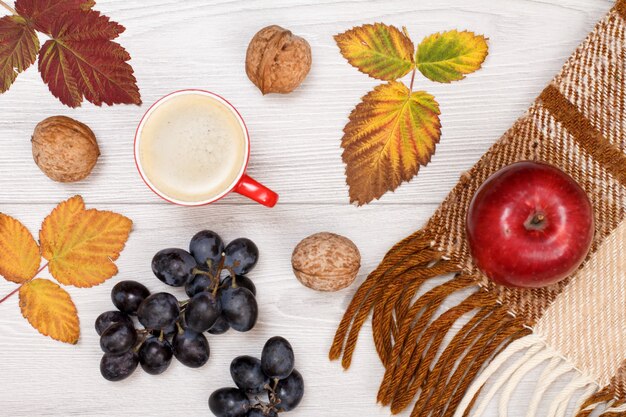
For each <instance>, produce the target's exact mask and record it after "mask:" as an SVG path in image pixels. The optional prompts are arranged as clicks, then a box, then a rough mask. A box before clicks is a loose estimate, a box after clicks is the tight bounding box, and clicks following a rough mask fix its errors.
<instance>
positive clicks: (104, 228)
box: [39, 197, 132, 287]
mask: <svg viewBox="0 0 626 417" xmlns="http://www.w3.org/2000/svg"><path fill="white" fill-rule="evenodd" d="M131 227H132V221H131V220H130V219H128V218H127V217H124V216H122V215H120V214H117V213H113V212H110V211H99V210H94V209H90V210H85V209H84V203H83V201H82V198H81V197H74V198H72V199H70V200H68V201H66V202H63V203H61V204H59V206H58V207H57V208H55V209H54V210H53V211H52V213H50V215H49V216H48V217H46V219H45V220H44V223H43V225H42V229H41V232H40V233H39V240H40V242H41V253H42V255H43V257H44V258H45V259H47V260H48V262H49V263H48V268H49V270H50V273H51V274H52V276H53V277H54V278H55V279H56V280H57V281H59V282H60V283H62V284H65V285H74V286H76V287H92V286H94V285H98V284H101V283H103V282H104V281H106V280H107V279H109V278H111V277H112V276H113V275H115V274H117V271H118V270H117V266H116V265H115V263H114V261H115V260H116V259H117V258H118V257H119V255H120V252H121V251H122V249H124V245H125V244H126V241H127V240H128V235H129V233H130V230H131Z"/></svg>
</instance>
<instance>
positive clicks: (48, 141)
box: [31, 116, 100, 182]
mask: <svg viewBox="0 0 626 417" xmlns="http://www.w3.org/2000/svg"><path fill="white" fill-rule="evenodd" d="M31 143H32V146H33V159H34V160H35V163H36V164H37V166H39V169H41V170H42V171H43V173H44V174H46V175H47V176H48V177H49V178H50V179H52V180H54V181H59V182H75V181H80V180H82V179H83V178H85V177H87V176H88V175H89V173H90V172H91V170H92V169H93V167H94V165H96V161H97V160H98V157H99V156H100V148H98V142H97V141H96V136H95V135H94V134H93V132H92V131H91V129H90V128H89V127H88V126H87V125H85V124H83V123H81V122H79V121H77V120H74V119H71V118H69V117H65V116H54V117H49V118H47V119H45V120H43V121H41V122H40V123H39V124H38V125H37V126H36V127H35V132H34V133H33V137H32V140H31Z"/></svg>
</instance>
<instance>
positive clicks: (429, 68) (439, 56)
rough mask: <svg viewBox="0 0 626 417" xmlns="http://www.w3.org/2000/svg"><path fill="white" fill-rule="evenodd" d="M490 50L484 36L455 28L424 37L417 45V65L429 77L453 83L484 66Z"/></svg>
mask: <svg viewBox="0 0 626 417" xmlns="http://www.w3.org/2000/svg"><path fill="white" fill-rule="evenodd" d="M487 53H488V46H487V40H486V39H485V37H484V36H482V35H476V34H474V33H473V32H467V31H463V32H459V31H457V30H452V31H449V32H443V33H435V34H432V35H430V36H428V37H426V38H424V40H423V41H422V42H421V43H420V44H419V45H418V47H417V52H416V54H415V65H416V67H417V69H418V70H419V71H420V72H421V73H422V74H423V75H424V76H425V77H426V78H428V79H430V80H432V81H436V82H440V83H449V82H452V81H457V80H461V79H463V78H465V75H466V74H469V73H472V72H474V71H476V70H478V69H480V67H481V65H482V63H483V62H484V60H485V58H486V57H487Z"/></svg>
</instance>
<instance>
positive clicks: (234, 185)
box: [134, 89, 278, 207]
mask: <svg viewBox="0 0 626 417" xmlns="http://www.w3.org/2000/svg"><path fill="white" fill-rule="evenodd" d="M187 94H195V95H201V96H207V97H210V98H211V99H213V100H215V101H216V102H218V103H219V104H221V106H223V107H224V108H226V109H228V110H229V111H230V112H231V113H232V115H233V116H235V118H236V119H237V121H238V124H239V127H240V128H241V131H242V133H243V137H244V144H245V149H244V152H243V155H244V158H243V162H242V163H241V166H240V169H239V172H238V174H237V175H236V177H235V179H234V181H232V182H231V183H230V184H229V185H228V186H227V187H224V188H223V189H222V190H221V191H220V192H218V193H217V194H216V195H214V196H211V197H210V198H207V199H204V200H201V201H186V200H183V199H179V198H174V197H172V196H170V195H168V194H167V193H166V192H163V191H162V190H160V189H159V187H157V186H155V185H154V184H153V182H152V181H151V180H150V177H149V176H148V175H147V174H146V171H145V169H144V167H143V165H142V161H141V156H140V144H141V140H142V139H141V134H142V132H143V129H144V127H145V126H146V123H147V122H148V121H149V119H150V116H151V115H152V114H153V112H154V111H155V110H156V109H157V108H158V107H159V106H161V105H162V104H164V103H166V102H168V101H169V100H171V99H173V98H175V97H179V96H181V95H187ZM134 148H135V165H136V166H137V170H138V171H139V175H141V178H142V179H143V181H144V182H145V183H146V185H147V186H148V187H149V188H150V189H151V190H152V191H153V192H154V193H155V194H156V195H158V196H159V197H161V198H162V199H164V200H166V201H169V202H171V203H174V204H178V205H182V206H203V205H207V204H211V203H213V202H215V201H217V200H220V199H221V198H223V197H224V196H225V195H227V194H229V193H231V192H233V191H234V192H236V193H239V194H241V195H243V196H246V197H248V198H250V199H252V200H254V201H256V202H258V203H260V204H263V205H264V206H267V207H274V206H275V205H276V203H277V202H278V194H276V193H275V192H273V191H272V190H270V189H269V188H267V187H265V186H264V185H262V184H260V183H258V182H257V181H255V180H254V179H252V178H251V177H249V176H248V175H247V174H246V168H247V166H248V161H249V159H250V135H249V133H248V128H247V127H246V124H245V122H244V120H243V118H242V117H241V115H240V114H239V112H238V111H237V109H236V108H235V107H234V106H233V105H232V104H230V103H229V102H228V101H227V100H225V99H224V98H223V97H221V96H219V95H217V94H214V93H211V92H209V91H204V90H196V89H188V90H180V91H176V92H173V93H171V94H168V95H166V96H165V97H162V98H161V99H159V100H158V101H156V102H155V103H154V104H153V105H152V106H151V107H150V108H149V109H148V111H147V112H146V113H145V114H144V116H143V117H142V119H141V121H140V122H139V126H137V131H136V133H135V146H134Z"/></svg>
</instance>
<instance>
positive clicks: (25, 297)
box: [20, 278, 80, 344]
mask: <svg viewBox="0 0 626 417" xmlns="http://www.w3.org/2000/svg"><path fill="white" fill-rule="evenodd" d="M20 309H21V310H22V315H23V316H24V318H25V319H26V320H28V322H29V323H30V324H31V326H33V327H34V328H35V329H37V330H38V331H39V333H41V334H43V335H45V336H50V337H51V338H53V339H55V340H58V341H61V342H65V343H71V344H76V343H77V342H78V338H79V336H80V326H79V322H78V313H77V311H76V306H75V305H74V302H73V301H72V298H71V297H70V295H69V294H68V293H67V292H66V291H65V290H64V289H63V288H61V287H60V286H59V285H57V284H55V283H54V282H52V281H49V280H47V279H41V278H37V279H34V280H32V281H29V282H26V283H24V285H22V287H21V288H20Z"/></svg>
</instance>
